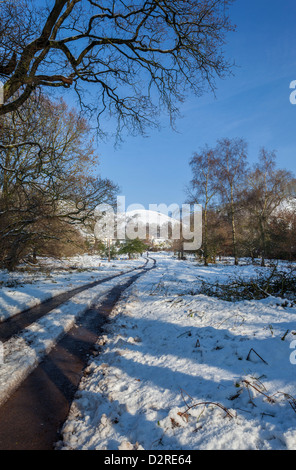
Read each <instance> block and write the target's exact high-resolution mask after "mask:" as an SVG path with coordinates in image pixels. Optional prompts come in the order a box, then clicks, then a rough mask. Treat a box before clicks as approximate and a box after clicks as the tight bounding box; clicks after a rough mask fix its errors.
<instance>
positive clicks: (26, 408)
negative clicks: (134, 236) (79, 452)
mask: <svg viewBox="0 0 296 470" xmlns="http://www.w3.org/2000/svg"><path fill="white" fill-rule="evenodd" d="M150 259H151V258H150ZM153 262H154V264H153V266H152V267H144V268H140V269H139V270H138V272H137V273H136V274H131V277H130V278H129V279H128V281H127V282H126V283H125V284H123V285H118V286H115V287H114V288H113V289H111V290H110V292H109V293H108V294H107V296H106V297H104V299H103V300H102V301H101V302H100V303H98V304H97V305H96V306H95V307H93V308H90V309H88V310H87V311H86V312H85V314H84V315H83V316H82V317H81V318H80V319H79V321H77V322H76V325H75V326H74V328H72V329H71V330H70V331H69V332H68V333H67V334H66V335H65V336H64V337H63V338H62V339H61V341H59V343H58V344H57V345H56V346H55V347H54V348H53V350H52V351H51V352H50V353H49V354H48V355H47V356H46V357H45V358H44V360H43V361H42V362H41V363H40V364H39V366H38V367H37V368H36V369H35V370H34V371H33V372H32V373H31V374H30V375H29V376H28V377H27V379H26V380H25V381H24V382H23V383H22V384H21V386H20V387H19V388H18V390H17V391H16V392H15V393H14V394H13V395H12V396H11V397H10V398H9V399H8V400H7V401H6V402H5V403H4V405H3V406H2V407H1V408H0V450H54V446H55V443H56V442H57V441H58V440H59V439H60V430H61V427H62V425H63V423H64V421H65V419H66V418H67V415H68V412H69V408H70V405H71V402H72V400H73V398H74V395H75V392H76V390H77V387H78V385H79V382H80V379H81V377H82V375H83V371H84V368H85V366H86V365H87V362H88V359H89V356H90V355H91V354H92V353H94V347H95V343H96V341H97V339H98V338H99V336H100V334H101V333H102V327H103V325H104V324H105V323H106V322H107V321H108V316H109V314H110V312H111V311H112V309H113V308H114V306H115V304H116V302H117V301H118V300H119V297H120V295H121V294H122V292H123V291H124V290H125V289H127V288H128V287H129V286H130V285H131V284H132V283H133V282H135V281H136V279H137V278H138V277H139V276H141V275H142V274H144V273H145V272H147V271H148V270H150V269H153V268H154V267H155V260H153ZM105 280H106V279H105ZM97 282H101V281H97ZM102 282H104V280H102ZM89 287H90V286H89ZM89 287H86V286H84V288H85V289H86V288H89ZM71 292H73V291H71ZM73 295H74V294H73ZM64 301H65V300H64ZM60 303H61V302H60ZM43 305H44V304H43ZM46 308H48V305H47V306H46ZM52 308H54V307H52ZM47 311H48V310H47ZM43 314H44V313H43Z"/></svg>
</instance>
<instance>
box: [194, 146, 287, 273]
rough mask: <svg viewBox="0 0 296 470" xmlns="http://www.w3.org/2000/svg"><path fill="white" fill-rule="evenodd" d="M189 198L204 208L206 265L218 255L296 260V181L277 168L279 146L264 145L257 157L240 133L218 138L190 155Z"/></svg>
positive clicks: (203, 254) (235, 258)
mask: <svg viewBox="0 0 296 470" xmlns="http://www.w3.org/2000/svg"><path fill="white" fill-rule="evenodd" d="M190 168H191V172H192V179H191V181H190V183H189V184H188V186H187V188H186V192H187V198H188V202H190V203H192V204H194V203H195V204H201V205H202V207H203V244H202V247H201V250H199V255H200V256H201V257H202V259H203V262H204V264H205V265H208V263H209V262H213V261H215V259H216V257H217V256H233V257H234V263H235V264H236V265H237V264H238V263H239V258H240V257H251V258H252V260H255V258H258V257H259V258H261V265H262V266H265V262H266V259H268V258H269V259H279V258H281V259H288V260H295V259H296V230H295V229H296V210H295V209H296V204H295V202H296V199H295V197H296V180H295V177H294V175H293V173H292V172H290V171H288V170H286V169H281V168H278V166H277V157H276V152H275V151H270V150H267V149H266V148H264V147H262V148H261V149H260V151H259V155H258V159H257V162H256V163H255V164H253V165H251V164H250V163H249V159H248V145H247V142H246V141H245V140H244V139H241V138H234V139H229V138H223V139H219V140H218V141H217V142H216V145H214V146H208V145H205V146H204V147H203V148H201V149H200V150H199V151H197V152H195V153H194V154H193V156H192V158H191V159H190Z"/></svg>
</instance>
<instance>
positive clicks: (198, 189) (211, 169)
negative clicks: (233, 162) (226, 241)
mask: <svg viewBox="0 0 296 470" xmlns="http://www.w3.org/2000/svg"><path fill="white" fill-rule="evenodd" d="M190 166H191V170H192V173H193V178H192V180H191V181H190V184H189V186H188V188H187V194H188V202H190V203H191V204H201V205H202V207H203V259H204V264H205V266H208V262H209V255H210V253H209V243H208V242H209V237H208V215H209V209H210V208H211V206H213V204H214V202H215V197H216V196H217V193H218V187H219V179H218V173H217V168H218V166H219V165H218V157H217V156H216V154H215V150H214V149H211V148H209V147H208V146H206V147H204V148H203V149H201V150H200V151H199V152H195V153H194V155H193V157H192V159H191V160H190Z"/></svg>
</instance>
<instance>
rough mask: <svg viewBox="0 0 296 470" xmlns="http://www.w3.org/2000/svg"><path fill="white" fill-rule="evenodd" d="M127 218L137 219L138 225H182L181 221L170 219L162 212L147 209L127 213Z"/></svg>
mask: <svg viewBox="0 0 296 470" xmlns="http://www.w3.org/2000/svg"><path fill="white" fill-rule="evenodd" d="M126 218H127V219H128V220H129V219H135V220H137V222H138V223H142V224H144V225H146V224H150V225H162V224H165V225H168V224H173V225H174V224H180V220H178V219H175V218H174V217H170V216H169V215H166V214H163V213H162V212H157V211H153V210H146V209H135V210H131V211H128V212H126Z"/></svg>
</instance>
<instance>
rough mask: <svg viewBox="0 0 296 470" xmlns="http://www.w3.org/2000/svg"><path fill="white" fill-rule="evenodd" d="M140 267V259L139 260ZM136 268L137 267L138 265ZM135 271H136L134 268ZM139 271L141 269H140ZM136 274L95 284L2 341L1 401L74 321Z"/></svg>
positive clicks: (1, 402)
mask: <svg viewBox="0 0 296 470" xmlns="http://www.w3.org/2000/svg"><path fill="white" fill-rule="evenodd" d="M141 266H143V261H141ZM138 267H139V266H138ZM136 272H137V271H136ZM138 272H142V270H139V271H138ZM134 273H135V271H128V272H127V273H125V274H122V275H116V276H114V277H112V278H111V279H109V280H107V281H104V282H102V283H100V284H98V285H95V286H94V287H91V288H88V289H86V290H83V291H82V292H80V293H79V294H76V295H74V296H73V297H72V298H71V299H70V300H68V301H67V302H64V303H62V304H61V305H60V306H59V307H57V308H54V309H53V310H51V311H50V312H49V313H48V314H47V315H45V316H44V317H42V318H40V319H39V320H38V321H35V322H33V323H31V324H30V325H28V326H27V327H26V328H24V329H22V330H21V331H20V332H19V334H18V335H15V336H12V337H11V338H10V339H9V340H8V341H6V342H4V343H2V344H1V346H2V347H1V353H2V356H3V358H2V361H1V362H2V363H1V365H0V372H1V374H0V404H3V403H4V402H5V401H6V400H7V398H8V397H9V396H10V395H11V394H12V393H13V391H14V390H15V389H16V388H17V387H19V385H20V384H21V382H22V381H23V380H24V379H25V378H26V377H27V376H28V375H29V374H30V372H31V371H32V370H33V369H34V368H35V367H36V366H37V365H38V364H39V362H40V361H41V360H42V358H43V357H44V356H45V355H46V354H48V353H49V351H50V350H51V349H52V348H53V347H54V346H55V345H56V343H57V342H58V341H59V339H60V338H61V337H63V336H64V335H65V333H67V332H68V331H69V330H70V329H71V328H73V326H74V325H75V322H76V320H77V319H78V318H79V317H80V316H81V315H83V314H84V313H85V312H86V311H87V309H89V308H91V306H92V305H94V304H96V303H97V302H98V301H99V299H102V298H103V297H104V296H106V295H107V294H108V292H110V290H111V289H112V288H113V287H114V286H120V285H123V284H124V283H126V282H127V281H128V280H129V279H130V278H131V277H132V276H133V274H134Z"/></svg>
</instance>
